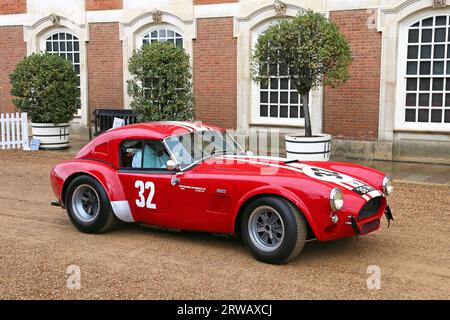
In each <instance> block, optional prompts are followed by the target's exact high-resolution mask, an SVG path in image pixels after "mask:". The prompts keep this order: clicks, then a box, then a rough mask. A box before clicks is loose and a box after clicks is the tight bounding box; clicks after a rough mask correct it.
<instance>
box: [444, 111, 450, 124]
mask: <svg viewBox="0 0 450 320" xmlns="http://www.w3.org/2000/svg"><path fill="white" fill-rule="evenodd" d="M444 122H445V123H450V110H445V115H444Z"/></svg>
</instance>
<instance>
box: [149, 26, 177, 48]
mask: <svg viewBox="0 0 450 320" xmlns="http://www.w3.org/2000/svg"><path fill="white" fill-rule="evenodd" d="M157 41H159V42H164V41H168V42H172V43H173V44H175V45H176V46H177V47H179V48H183V37H182V36H181V34H179V33H178V32H176V31H174V30H172V29H170V28H159V29H155V30H151V31H150V32H148V33H146V34H144V36H143V37H142V45H145V44H149V43H153V42H157Z"/></svg>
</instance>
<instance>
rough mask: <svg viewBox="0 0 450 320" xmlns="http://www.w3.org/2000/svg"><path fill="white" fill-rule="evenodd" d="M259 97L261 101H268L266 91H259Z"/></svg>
mask: <svg viewBox="0 0 450 320" xmlns="http://www.w3.org/2000/svg"><path fill="white" fill-rule="evenodd" d="M259 99H260V102H261V103H267V102H269V95H268V93H267V92H266V91H261V92H260V97H259Z"/></svg>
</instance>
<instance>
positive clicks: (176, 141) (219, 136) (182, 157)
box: [165, 131, 242, 170]
mask: <svg viewBox="0 0 450 320" xmlns="http://www.w3.org/2000/svg"><path fill="white" fill-rule="evenodd" d="M165 142H166V144H167V147H168V148H169V150H170V152H171V153H172V154H173V156H174V157H175V160H176V161H177V162H179V163H180V167H181V170H184V169H187V168H188V167H191V166H193V165H195V164H197V163H200V162H202V161H204V160H205V159H208V158H209V157H211V156H214V155H224V154H239V153H241V152H242V148H241V147H240V146H239V145H238V143H237V142H236V141H235V140H234V138H233V137H231V136H230V135H229V134H226V133H225V132H221V131H202V132H195V133H187V134H182V135H178V136H173V137H169V138H166V139H165Z"/></svg>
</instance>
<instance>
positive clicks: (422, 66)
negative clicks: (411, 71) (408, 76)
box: [419, 61, 431, 75]
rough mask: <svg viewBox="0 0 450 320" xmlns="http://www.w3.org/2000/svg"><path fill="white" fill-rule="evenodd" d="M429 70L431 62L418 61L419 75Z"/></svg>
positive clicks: (427, 72) (425, 73)
mask: <svg viewBox="0 0 450 320" xmlns="http://www.w3.org/2000/svg"><path fill="white" fill-rule="evenodd" d="M430 72H431V62H428V61H422V62H421V63H420V73H419V74H420V75H427V74H430Z"/></svg>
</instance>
